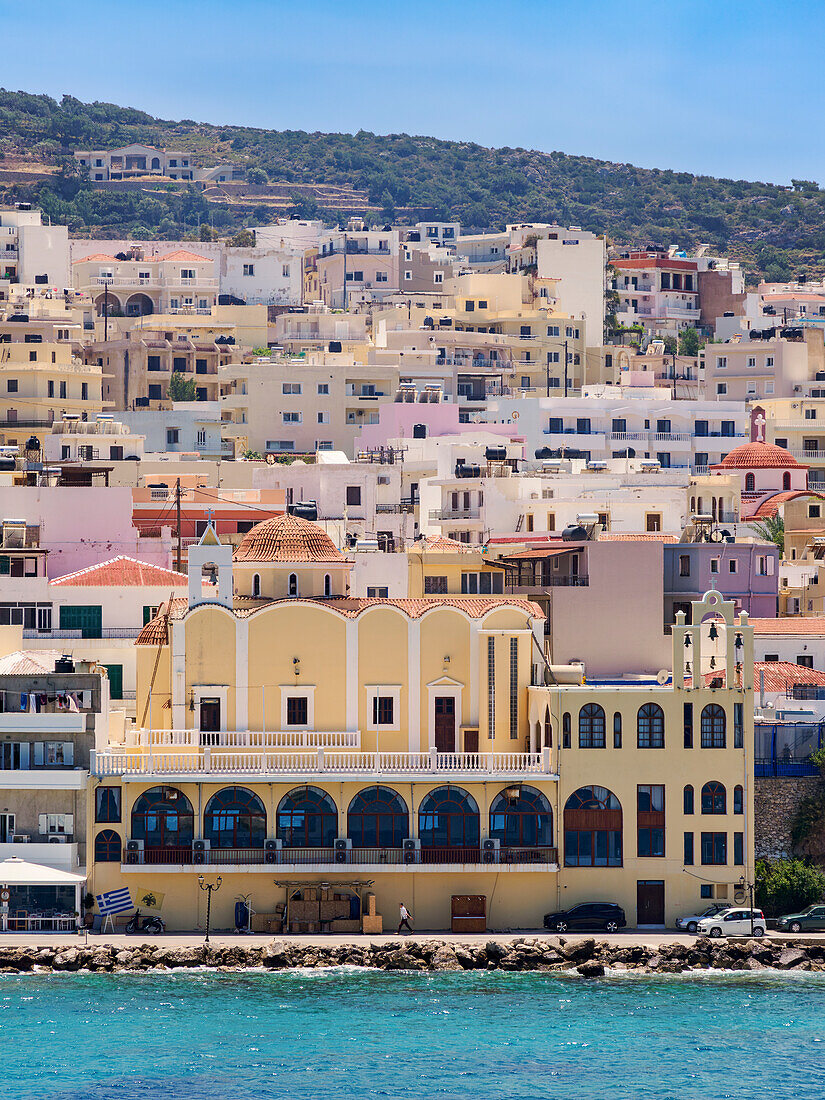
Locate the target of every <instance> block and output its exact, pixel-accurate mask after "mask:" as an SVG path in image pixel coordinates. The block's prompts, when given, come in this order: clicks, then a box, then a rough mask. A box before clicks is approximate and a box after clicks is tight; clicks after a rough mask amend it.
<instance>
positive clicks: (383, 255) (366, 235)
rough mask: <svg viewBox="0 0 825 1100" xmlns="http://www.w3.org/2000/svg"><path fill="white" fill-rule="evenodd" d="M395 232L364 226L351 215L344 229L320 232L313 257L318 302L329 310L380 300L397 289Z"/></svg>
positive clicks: (396, 244)
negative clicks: (315, 266) (318, 292)
mask: <svg viewBox="0 0 825 1100" xmlns="http://www.w3.org/2000/svg"><path fill="white" fill-rule="evenodd" d="M398 245H399V231H398V230H397V229H392V228H390V227H389V226H387V227H386V228H384V229H367V228H366V226H365V225H364V223H363V222H362V221H361V220H360V219H359V218H351V219H350V221H349V223H348V224H347V228H346V229H345V230H341V231H338V230H334V231H331V232H327V233H324V234H322V236H321V238H320V241H319V250H318V257H317V268H318V286H319V291H320V298H321V301H322V302H323V303H324V304H325V305H327V306H330V307H332V308H333V309H347V308H349V307H351V306H353V305H355V304H357V303H364V302H372V301H379V302H380V301H381V299H382V298H383V297H384V295H386V294H387V293H389V292H391V291H397V290H398V253H399V249H398Z"/></svg>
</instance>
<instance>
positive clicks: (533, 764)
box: [91, 731, 553, 779]
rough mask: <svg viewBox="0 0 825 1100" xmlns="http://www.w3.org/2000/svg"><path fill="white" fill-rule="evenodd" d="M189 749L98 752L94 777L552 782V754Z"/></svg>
mask: <svg viewBox="0 0 825 1100" xmlns="http://www.w3.org/2000/svg"><path fill="white" fill-rule="evenodd" d="M166 732H168V733H174V732H176V731H166ZM178 732H186V733H191V732H192V731H178ZM196 732H197V731H196ZM253 736H261V735H253ZM265 736H268V735H265ZM188 747H189V749H190V751H186V749H185V748H184V751H181V752H169V751H160V752H158V751H155V750H154V749H153V748H152V749H148V750H146V749H143V750H141V749H135V750H131V749H127V750H126V751H112V752H97V753H94V754H92V760H91V771H92V774H94V775H96V776H99V777H105V776H115V775H123V776H128V777H130V776H179V777H181V778H184V777H187V776H192V777H196V776H221V775H246V776H250V777H252V776H259V777H261V778H267V779H271V778H274V777H276V776H283V777H286V778H289V777H292V776H309V775H319V774H321V773H323V774H325V775H331V776H391V775H398V776H421V777H426V776H439V777H440V776H451V775H452V776H456V775H460V776H463V777H466V778H472V777H474V776H477V777H479V778H481V777H483V776H485V775H488V776H489V775H495V776H522V775H544V776H547V777H548V778H551V777H553V772H552V771H551V758H550V750H549V749H543V750H542V751H541V752H537V753H536V752H534V753H521V752H492V753H482V752H470V753H448V752H447V753H440V752H436V750H435V749H431V750H430V751H429V752H358V751H355V752H353V751H342V750H338V749H332V750H328V749H325V748H324V747H323V746H321V747H318V748H317V749H315V751H313V752H296V751H286V752H271V751H266V750H265V749H262V750H261V751H258V752H255V751H253V750H251V749H249V748H247V747H246V746H244V748H243V750H235V751H232V750H231V749H230V751H226V747H225V746H219V745H207V746H200V745H190V746H188ZM161 748H162V749H163V746H161Z"/></svg>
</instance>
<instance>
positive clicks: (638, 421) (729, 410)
mask: <svg viewBox="0 0 825 1100" xmlns="http://www.w3.org/2000/svg"><path fill="white" fill-rule="evenodd" d="M611 389H612V391H613V392H615V396H609V397H608V396H604V395H605V394H606V393H608V392H610V391H611ZM488 416H489V418H490V419H491V420H495V421H498V422H499V423H503V422H510V421H512V420H513V417H514V416H515V422H517V424H518V430H519V433H520V434H521V435H523V436H524V439H525V441H526V444H527V451H528V454H529V455H530V456H531V457H532V456H534V455H535V456H536V457H537V458H539V459H553V458H565V457H569V458H584V459H586V460H589V461H592V462H604V461H607V460H608V459H611V458H635V459H643V460H645V461H648V462H657V463H658V464H659V466H660V467H661V468H662V469H684V470H692V471H693V472H694V473H704V472H706V471H707V468H708V467H709V466H711V465H713V464H714V463H718V462H720V461H721V460H722V459H723V458H724V456H725V455H726V454H727V453H728V451H729V450H731V449H732V448H733V447H734V446H736V445H737V444H738V443H741V442H742V441H743V440H746V439H748V438H749V436H750V432H749V430H748V414H747V412H746V411H745V407H744V404H741V403H735V402H732V401H731V402H729V403H721V402H717V401H706V400H696V401H691V400H686V401H681V400H674V399H673V397H672V395H671V392H670V390H669V389H664V388H658V387H636V386H621V387H612V388H611V387H593V388H592V390H586V391H585V394H584V395H583V396H581V397H571V398H568V399H567V400H566V401H565V400H564V399H563V398H561V397H539V398H537V399H536V400H535V401H529V402H528V401H520V400H518V399H514V398H511V397H502V398H500V399H497V400H495V401H492V402H491V403H490V408H489V412H488Z"/></svg>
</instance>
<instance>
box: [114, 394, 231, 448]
mask: <svg viewBox="0 0 825 1100" xmlns="http://www.w3.org/2000/svg"><path fill="white" fill-rule="evenodd" d="M117 415H118V419H119V420H120V421H121V422H122V423H123V424H124V425H125V426H126V428H127V429H128V431H130V432H133V433H135V435H136V436H137V437H138V438H140V439H142V440H143V452H144V454H147V455H148V454H158V453H163V452H173V453H181V454H193V455H200V457H201V458H222V457H223V458H227V457H231V456H232V454H233V450H232V448H231V447H230V446H224V444H223V443H222V442H221V407H220V403H219V402H217V401H175V402H173V403H172V408H171V409H135V410H127V411H124V412H119V413H118V414H117Z"/></svg>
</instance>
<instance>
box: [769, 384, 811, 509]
mask: <svg viewBox="0 0 825 1100" xmlns="http://www.w3.org/2000/svg"><path fill="white" fill-rule="evenodd" d="M817 390H819V393H820V395H821V396H813V394H814V393H816V392H817ZM808 394H810V395H811V396H808V395H806V394H800V395H798V396H797V397H795V398H791V397H784V398H769V399H767V400H765V399H762V400H760V402H759V406H758V407H757V408H754V413H756V414H757V415H761V416H762V417H764V421H765V423H764V438H765V439H766V440H767V442H768V443H773V444H775V445H776V446H777V447H782V448H784V449H785V450H786V451H788V452H789V453H790V454H791V455H792V456H793V457H794V458H795V459H796V460H797V461H799V462H802V463H804V464H805V465H806V466H807V467H808V486H809V487H810V488H812V489H815V488H823V487H825V385H823V386H821V387H817V386H810V387H808Z"/></svg>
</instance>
